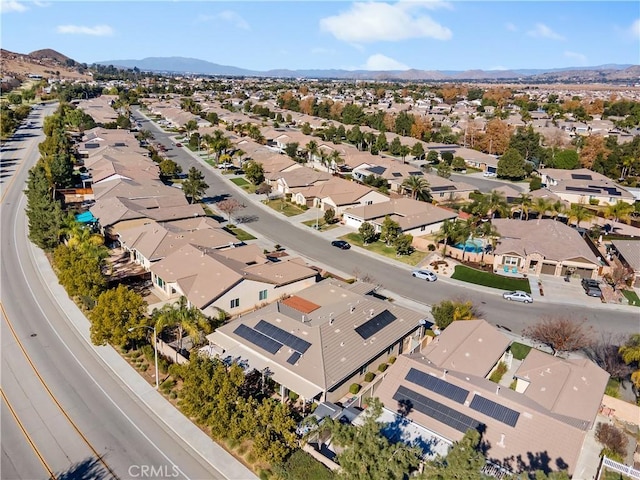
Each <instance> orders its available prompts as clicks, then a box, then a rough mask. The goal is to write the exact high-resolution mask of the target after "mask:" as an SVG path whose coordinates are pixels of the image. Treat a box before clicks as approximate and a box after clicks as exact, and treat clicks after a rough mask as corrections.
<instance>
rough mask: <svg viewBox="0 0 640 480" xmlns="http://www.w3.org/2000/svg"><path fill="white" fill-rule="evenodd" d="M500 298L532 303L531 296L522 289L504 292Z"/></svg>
mask: <svg viewBox="0 0 640 480" xmlns="http://www.w3.org/2000/svg"><path fill="white" fill-rule="evenodd" d="M502 298H504V299H505V300H513V301H514V302H522V303H533V297H532V296H531V295H529V294H528V293H527V292H523V291H522V290H514V291H512V292H504V293H503V294H502Z"/></svg>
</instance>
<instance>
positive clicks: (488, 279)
mask: <svg viewBox="0 0 640 480" xmlns="http://www.w3.org/2000/svg"><path fill="white" fill-rule="evenodd" d="M451 278H453V279H455V280H461V281H463V282H467V283H473V284H475V285H482V286H485V287H491V288H497V289H500V290H522V291H524V292H527V293H531V287H530V286H529V280H527V279H526V278H509V277H503V276H502V275H496V274H495V273H490V272H483V271H481V270H475V269H473V268H469V267H465V266H464V265H456V268H455V270H454V272H453V275H451Z"/></svg>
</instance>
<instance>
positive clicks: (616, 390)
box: [604, 378, 620, 398]
mask: <svg viewBox="0 0 640 480" xmlns="http://www.w3.org/2000/svg"><path fill="white" fill-rule="evenodd" d="M604 394H605V395H609V396H610V397H613V398H620V382H619V381H618V380H616V379H615V378H610V379H609V381H608V382H607V388H605V390H604Z"/></svg>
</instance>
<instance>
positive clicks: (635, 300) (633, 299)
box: [622, 290, 640, 307]
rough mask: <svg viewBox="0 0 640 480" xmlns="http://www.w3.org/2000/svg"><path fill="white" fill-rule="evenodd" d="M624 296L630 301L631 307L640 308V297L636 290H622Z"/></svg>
mask: <svg viewBox="0 0 640 480" xmlns="http://www.w3.org/2000/svg"><path fill="white" fill-rule="evenodd" d="M622 294H623V295H624V296H625V297H626V298H627V300H629V305H635V306H636V307H640V297H638V294H637V293H636V292H635V291H634V290H622Z"/></svg>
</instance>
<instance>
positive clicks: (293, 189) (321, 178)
mask: <svg viewBox="0 0 640 480" xmlns="http://www.w3.org/2000/svg"><path fill="white" fill-rule="evenodd" d="M331 178H332V176H331V174H330V173H327V172H318V171H316V170H312V169H310V168H305V167H303V168H296V169H293V170H287V171H283V172H279V173H278V174H276V175H270V176H269V177H268V178H267V180H268V182H269V183H270V184H271V185H274V184H275V187H276V190H277V191H278V192H280V193H282V194H294V193H297V192H299V191H300V190H303V189H305V188H309V187H311V186H316V185H319V184H321V183H323V182H327V181H329V179H331Z"/></svg>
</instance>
